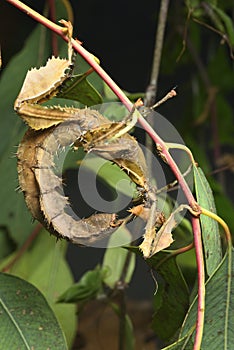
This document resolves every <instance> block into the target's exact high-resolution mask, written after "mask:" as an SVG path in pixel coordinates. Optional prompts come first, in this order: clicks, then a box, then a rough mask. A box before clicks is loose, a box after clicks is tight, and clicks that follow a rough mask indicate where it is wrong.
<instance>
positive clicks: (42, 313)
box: [0, 273, 68, 350]
mask: <svg viewBox="0 0 234 350" xmlns="http://www.w3.org/2000/svg"><path fill="white" fill-rule="evenodd" d="M0 285H1V289H0V310H1V311H0V312H1V317H0V339H1V340H0V342H1V349H22V350H24V349H25V350H27V349H32V348H37V349H41V350H42V349H55V348H56V349H58V350H59V349H60V350H65V349H68V348H67V344H66V341H65V338H64V335H63V332H62V330H61V328H60V326H59V324H58V321H57V320H56V318H55V316H54V314H53V312H52V310H51V308H50V307H49V305H48V303H47V301H46V300H45V298H44V297H43V295H42V294H41V293H40V292H39V291H38V290H37V289H36V288H35V287H34V286H33V285H31V284H30V283H28V282H26V281H24V280H22V279H20V278H18V277H14V276H11V275H7V274H3V273H0Z"/></svg>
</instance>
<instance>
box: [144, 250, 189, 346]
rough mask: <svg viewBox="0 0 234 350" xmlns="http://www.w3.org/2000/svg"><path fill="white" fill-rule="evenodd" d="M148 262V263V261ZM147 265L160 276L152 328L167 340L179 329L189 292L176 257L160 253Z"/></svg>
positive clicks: (187, 303) (187, 304)
mask: <svg viewBox="0 0 234 350" xmlns="http://www.w3.org/2000/svg"><path fill="white" fill-rule="evenodd" d="M148 260H149V261H148ZM148 260H147V263H148V264H149V265H150V266H151V267H152V268H153V269H154V270H155V271H156V272H157V273H159V275H160V278H158V279H157V282H158V289H159V290H158V291H157V292H156V294H155V296H154V308H155V313H154V315H153V320H152V328H153V329H154V331H155V332H156V334H157V336H159V337H160V338H161V339H163V340H167V341H168V340H169V339H170V338H171V337H172V336H173V335H174V334H175V333H176V331H177V330H178V329H179V328H180V326H181V324H182V322H183V320H184V317H185V315H186V312H187V310H188V307H189V292H188V287H187V285H186V282H185V280H184V277H183V275H182V273H181V271H180V269H179V267H178V265H177V262H176V257H174V256H170V253H168V252H160V253H158V254H156V255H154V256H153V257H152V258H151V259H148Z"/></svg>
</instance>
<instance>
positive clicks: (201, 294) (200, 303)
mask: <svg viewBox="0 0 234 350" xmlns="http://www.w3.org/2000/svg"><path fill="white" fill-rule="evenodd" d="M192 227H193V233H194V247H195V252H196V261H197V278H198V291H197V320H196V334H195V339H194V346H193V350H200V348H201V343H202V337H203V328H204V318H205V292H206V289H205V269H204V265H205V264H204V258H203V247H202V238H201V228H200V222H199V218H196V217H193V218H192Z"/></svg>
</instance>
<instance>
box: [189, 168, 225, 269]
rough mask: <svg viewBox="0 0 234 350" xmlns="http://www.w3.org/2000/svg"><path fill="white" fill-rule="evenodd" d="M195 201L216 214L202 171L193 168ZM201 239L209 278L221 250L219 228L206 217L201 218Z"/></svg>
mask: <svg viewBox="0 0 234 350" xmlns="http://www.w3.org/2000/svg"><path fill="white" fill-rule="evenodd" d="M193 171H194V179H195V191H196V196H197V201H198V203H199V204H200V205H201V207H203V208H206V209H207V210H209V211H211V212H213V213H216V209H215V203H214V198H213V194H212V191H211V188H210V185H209V183H208V181H207V180H206V177H205V175H204V173H203V171H202V169H200V168H197V167H196V166H194V167H193ZM201 229H202V239H203V244H204V253H205V261H206V270H207V274H208V276H210V275H211V274H212V273H213V272H214V270H216V268H217V266H218V265H219V264H220V261H221V259H222V248H221V241H220V233H219V227H218V224H217V222H216V221H214V220H213V219H211V218H209V217H208V216H204V215H202V216H201Z"/></svg>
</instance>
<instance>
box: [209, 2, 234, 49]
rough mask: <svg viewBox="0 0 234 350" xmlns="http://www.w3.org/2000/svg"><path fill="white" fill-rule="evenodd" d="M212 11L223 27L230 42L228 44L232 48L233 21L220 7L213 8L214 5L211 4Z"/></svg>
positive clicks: (233, 39)
mask: <svg viewBox="0 0 234 350" xmlns="http://www.w3.org/2000/svg"><path fill="white" fill-rule="evenodd" d="M211 5H212V8H213V9H214V11H215V12H216V13H217V14H218V16H219V18H220V19H221V20H222V22H223V23H224V25H225V29H226V33H227V35H228V38H229V40H230V44H231V45H232V46H234V26H233V20H232V18H231V17H229V16H228V15H227V14H226V13H225V12H224V11H223V10H222V9H221V8H220V7H217V6H215V4H211Z"/></svg>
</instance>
